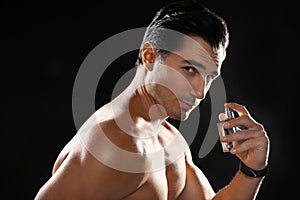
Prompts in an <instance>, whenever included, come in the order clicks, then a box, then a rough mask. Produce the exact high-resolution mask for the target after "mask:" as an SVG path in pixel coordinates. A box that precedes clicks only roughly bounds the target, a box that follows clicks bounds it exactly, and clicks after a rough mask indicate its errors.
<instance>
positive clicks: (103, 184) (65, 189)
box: [36, 121, 147, 200]
mask: <svg viewBox="0 0 300 200" xmlns="http://www.w3.org/2000/svg"><path fill="white" fill-rule="evenodd" d="M103 127H104V129H105V127H106V128H108V129H109V130H110V131H109V132H108V133H106V134H104V133H103ZM82 130H84V131H82V132H78V133H77V135H76V136H75V137H74V138H73V139H72V140H71V141H70V142H69V143H68V144H67V145H66V147H65V148H64V149H63V150H62V152H61V153H60V155H59V157H58V159H57V161H56V163H55V165H54V168H53V169H54V170H53V176H52V177H51V178H50V179H49V180H48V181H47V182H46V183H45V185H44V186H43V187H42V188H41V189H40V191H39V192H38V194H37V196H36V200H38V199H39V200H44V199H57V197H60V198H62V199H74V200H76V199H116V198H117V199H121V198H123V197H125V196H127V195H129V194H131V193H132V192H134V191H136V190H137V189H138V188H139V187H141V185H142V184H143V183H144V182H145V181H146V177H147V175H146V174H145V173H132V172H129V171H125V170H123V169H122V168H121V167H118V162H120V163H122V158H120V153H119V152H117V151H116V149H119V148H118V146H117V145H114V143H118V142H119V141H118V140H117V141H113V140H114V137H113V136H114V131H115V129H113V128H112V124H111V122H109V121H107V122H103V123H102V124H101V126H100V125H99V124H95V125H92V126H90V127H88V128H85V129H82ZM101 131H102V132H101ZM106 131H107V130H106ZM107 135H110V136H107ZM116 138H117V137H116ZM112 141H113V142H112ZM107 143H110V144H107ZM119 145H125V144H123V143H120V144H119ZM113 147H114V148H113ZM123 159H124V158H123ZM117 161H118V162H117ZM112 186H113V187H112ZM115 191H118V192H115Z"/></svg>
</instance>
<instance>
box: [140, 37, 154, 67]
mask: <svg viewBox="0 0 300 200" xmlns="http://www.w3.org/2000/svg"><path fill="white" fill-rule="evenodd" d="M156 57H157V54H156V49H155V47H154V45H153V44H152V43H150V42H146V43H144V44H143V45H142V61H143V64H144V65H145V66H146V67H147V69H148V70H152V67H153V63H154V61H155V59H156Z"/></svg>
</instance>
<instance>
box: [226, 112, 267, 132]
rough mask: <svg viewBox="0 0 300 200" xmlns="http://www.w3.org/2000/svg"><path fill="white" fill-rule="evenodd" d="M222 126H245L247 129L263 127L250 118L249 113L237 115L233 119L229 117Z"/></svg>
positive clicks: (260, 128) (261, 128) (227, 127)
mask: <svg viewBox="0 0 300 200" xmlns="http://www.w3.org/2000/svg"><path fill="white" fill-rule="evenodd" d="M223 127H224V128H225V129H229V128H233V127H245V128H247V129H249V130H263V129H264V127H263V126H262V125H261V124H259V123H257V122H256V121H254V119H253V118H251V117H250V116H249V115H244V116H241V117H237V118H234V119H231V120H229V121H227V122H226V123H224V125H223Z"/></svg>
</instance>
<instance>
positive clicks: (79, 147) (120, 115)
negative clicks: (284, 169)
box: [35, 36, 269, 200]
mask: <svg viewBox="0 0 300 200" xmlns="http://www.w3.org/2000/svg"><path fill="white" fill-rule="evenodd" d="M191 38H192V39H193V41H191V40H189V39H188V38H185V39H184V41H185V42H184V44H183V47H182V48H181V49H180V50H176V51H175V52H172V53H170V54H169V55H168V56H167V57H166V58H165V59H164V60H162V59H161V57H160V56H159V55H158V54H157V53H156V50H155V47H154V46H153V45H152V44H151V43H148V42H146V43H144V44H143V46H142V60H143V64H142V65H140V66H138V67H137V72H136V76H135V77H134V79H133V81H132V83H131V84H130V85H129V86H128V87H127V88H126V89H125V90H124V91H123V92H122V93H121V94H120V95H119V96H118V97H116V98H115V99H114V100H112V102H110V103H108V104H106V105H104V106H103V107H102V108H100V109H99V110H98V111H97V112H96V113H95V115H94V116H95V118H96V120H91V122H89V123H86V124H85V125H84V128H83V129H81V130H79V132H78V134H76V135H75V136H74V138H73V139H72V140H71V141H70V142H69V143H68V144H67V145H66V146H65V148H64V149H63V150H62V151H61V153H60V154H59V156H58V158H57V160H56V162H55V164H54V167H53V176H52V177H51V178H50V179H49V180H48V181H47V182H46V183H45V184H44V185H43V186H42V188H41V189H40V190H39V191H38V193H37V196H36V197H35V200H47V199H51V200H53V199H72V200H77V199H78V200H83V199H85V200H86V199H89V200H90V199H91V200H92V199H106V200H110V199H113V200H116V199H124V200H133V199H143V200H147V199H151V200H153V199H157V200H173V199H178V200H180V199H184V200H186V199H199V200H200V199H205V200H206V199H222V200H226V199H231V200H232V199H237V200H238V199H241V200H245V199H255V196H256V194H257V192H258V190H259V187H260V184H261V182H262V180H263V178H250V177H247V176H246V175H244V174H243V173H242V172H240V171H238V172H237V173H236V175H235V177H234V178H233V180H231V182H230V183H229V184H228V185H227V186H226V187H224V188H223V189H221V190H220V191H217V192H215V191H214V190H213V189H212V187H211V185H210V183H209V182H208V180H207V178H206V177H205V175H204V174H203V172H202V171H201V170H200V169H199V168H198V167H197V166H196V165H195V164H194V163H193V160H192V157H191V153H190V150H189V149H188V148H187V149H182V152H181V153H180V154H179V156H178V157H177V158H176V159H175V160H172V162H170V163H169V164H168V165H165V166H162V167H161V168H155V169H153V168H151V167H150V168H151V170H145V171H137V172H126V171H122V170H120V168H121V167H122V166H121V165H122V164H120V166H117V167H116V165H115V163H114V162H116V161H118V160H120V159H122V157H118V156H119V155H118V154H119V153H118V152H116V153H115V152H114V151H113V147H112V146H110V145H108V144H109V143H111V144H113V146H115V147H118V148H120V149H123V150H126V151H127V152H131V153H134V154H139V155H142V157H143V159H142V160H141V161H140V162H139V163H137V162H132V163H130V162H128V163H129V164H131V165H132V167H133V168H134V167H136V166H137V164H141V166H145V169H149V166H151V164H153V163H155V160H153V158H151V157H150V154H151V153H155V152H159V151H160V150H162V152H163V153H164V154H163V155H164V156H162V158H163V159H165V160H167V159H168V158H170V157H168V155H171V154H172V152H173V151H169V150H168V149H167V148H166V147H167V146H168V145H170V144H172V143H173V142H174V140H175V138H176V137H177V136H178V135H180V133H179V131H178V130H177V129H176V128H175V127H173V126H172V125H171V124H170V123H168V122H167V121H166V119H167V118H168V117H172V118H174V119H180V120H186V119H187V118H188V116H189V114H190V112H191V111H192V110H193V109H194V108H195V107H197V106H198V105H199V103H200V102H201V100H202V99H204V98H205V94H206V93H207V91H208V89H209V86H210V84H211V82H212V81H213V80H214V79H215V78H216V77H217V76H219V75H220V67H221V64H222V61H223V59H221V58H222V56H221V55H219V53H215V52H214V51H213V50H212V48H211V46H210V45H209V44H208V43H206V42H205V41H204V40H203V39H201V38H200V37H197V36H191ZM195 42H196V43H195ZM195 44H196V45H195ZM223 53H224V52H223ZM187 61H189V62H187ZM196 62H197V63H201V64H202V65H201V66H200V67H199V66H195V65H192V63H196ZM166 77H167V78H166ZM158 83H159V84H158ZM224 106H225V107H230V108H232V109H233V110H235V111H237V112H238V114H239V117H237V118H235V119H233V120H231V121H230V123H228V124H225V125H224V126H225V127H224V128H230V127H233V126H245V127H247V129H246V130H242V131H241V132H238V133H235V134H231V135H228V136H225V137H221V138H220V141H221V142H233V143H234V148H233V149H232V150H231V153H232V154H234V155H236V156H237V157H238V158H239V159H240V160H241V161H242V162H244V163H245V164H246V165H247V166H249V167H251V168H252V169H255V170H259V169H263V168H264V167H265V166H266V165H267V162H268V155H269V140H268V137H267V134H266V132H265V130H264V127H263V126H262V125H261V124H259V123H258V122H256V121H255V120H254V119H253V118H252V117H251V116H250V114H249V112H248V111H247V109H246V108H245V107H244V106H243V105H240V104H237V103H234V102H232V103H226V104H225V105H224ZM225 117H226V116H225V114H224V113H221V114H220V120H222V119H224V118H225ZM147 133H155V134H152V135H149V134H147ZM106 139H108V140H106ZM103 141H109V142H103ZM173 150H174V149H173ZM107 152H108V153H110V154H109V156H107V157H105V158H104V157H101V158H100V157H97V156H99V155H100V154H103V155H104V154H105V155H106V154H107ZM105 159H106V160H105ZM107 163H113V164H114V165H113V166H112V165H108V164H107ZM126 164H127V163H126Z"/></svg>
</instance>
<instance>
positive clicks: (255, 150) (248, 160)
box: [219, 103, 270, 170]
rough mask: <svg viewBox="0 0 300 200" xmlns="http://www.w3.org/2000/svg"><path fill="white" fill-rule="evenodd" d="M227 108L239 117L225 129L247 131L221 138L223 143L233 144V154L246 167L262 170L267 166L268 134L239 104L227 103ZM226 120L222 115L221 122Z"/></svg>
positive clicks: (227, 124)
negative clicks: (236, 127)
mask: <svg viewBox="0 0 300 200" xmlns="http://www.w3.org/2000/svg"><path fill="white" fill-rule="evenodd" d="M224 106H225V108H226V107H228V108H231V109H233V110H234V111H236V112H237V113H238V115H239V116H238V117H237V118H234V119H232V120H230V121H228V122H226V123H224V128H225V129H229V128H232V127H235V126H244V127H245V128H246V129H243V130H241V131H238V132H236V133H231V134H229V135H226V136H222V137H220V141H221V142H233V148H232V149H231V150H230V153H231V154H235V155H236V156H237V157H238V158H239V159H240V160H241V161H242V162H243V163H244V164H245V165H247V166H248V167H250V168H252V169H254V170H260V169H263V168H265V167H266V166H267V164H268V157H269V149H270V141H269V138H268V136H267V133H266V131H265V129H264V127H263V125H261V124H260V123H258V122H256V121H255V120H254V119H253V118H252V117H251V116H250V114H249V112H248V110H247V109H246V108H245V107H244V106H242V105H239V104H237V103H225V104H224ZM224 117H225V118H226V115H225V113H221V114H220V116H219V118H220V120H222V119H224Z"/></svg>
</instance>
